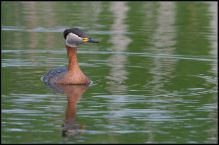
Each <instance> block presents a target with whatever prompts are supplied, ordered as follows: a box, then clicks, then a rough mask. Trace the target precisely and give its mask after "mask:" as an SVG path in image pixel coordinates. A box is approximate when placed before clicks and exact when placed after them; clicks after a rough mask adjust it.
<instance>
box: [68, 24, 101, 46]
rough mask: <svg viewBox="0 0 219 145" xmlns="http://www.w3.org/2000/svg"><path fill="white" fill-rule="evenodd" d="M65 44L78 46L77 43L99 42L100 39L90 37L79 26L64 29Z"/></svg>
mask: <svg viewBox="0 0 219 145" xmlns="http://www.w3.org/2000/svg"><path fill="white" fill-rule="evenodd" d="M64 38H65V44H66V45H67V46H69V47H77V45H79V44H82V43H86V42H90V43H98V41H95V40H93V39H92V38H88V36H87V35H86V34H85V33H84V32H82V31H81V30H80V29H79V28H71V29H66V30H65V31H64Z"/></svg>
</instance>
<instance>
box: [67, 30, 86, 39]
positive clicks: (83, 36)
mask: <svg viewBox="0 0 219 145" xmlns="http://www.w3.org/2000/svg"><path fill="white" fill-rule="evenodd" d="M69 33H74V34H76V35H78V36H79V37H82V38H85V37H87V35H86V34H85V33H84V32H82V31H81V30H80V29H79V28H71V29H65V31H64V38H65V39H66V37H67V35H68V34H69Z"/></svg>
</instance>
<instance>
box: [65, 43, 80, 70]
mask: <svg viewBox="0 0 219 145" xmlns="http://www.w3.org/2000/svg"><path fill="white" fill-rule="evenodd" d="M66 49H67V55H68V71H73V70H74V68H75V67H77V66H78V61H77V47H69V46H66Z"/></svg>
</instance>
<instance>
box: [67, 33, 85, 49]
mask: <svg viewBox="0 0 219 145" xmlns="http://www.w3.org/2000/svg"><path fill="white" fill-rule="evenodd" d="M82 42H83V41H82V38H81V37H79V36H77V35H75V34H74V33H69V34H68V35H67V37H66V40H65V44H66V45H67V46H70V47H76V46H77V45H78V44H80V43H82Z"/></svg>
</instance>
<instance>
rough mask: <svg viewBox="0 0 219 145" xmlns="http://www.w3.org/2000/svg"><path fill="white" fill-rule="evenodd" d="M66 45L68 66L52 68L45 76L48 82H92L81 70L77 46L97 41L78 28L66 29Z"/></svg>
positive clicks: (44, 78) (85, 83) (50, 83)
mask: <svg viewBox="0 0 219 145" xmlns="http://www.w3.org/2000/svg"><path fill="white" fill-rule="evenodd" d="M64 38H65V46H66V50H67V56H68V61H69V62H68V68H66V67H59V68H55V69H52V70H50V71H49V72H48V73H47V74H45V75H44V76H43V81H44V82H45V83H46V84H49V85H52V84H54V83H55V84H66V85H67V84H75V85H76V84H84V85H87V84H89V83H90V80H89V78H88V77H87V76H86V75H85V74H84V73H83V72H82V71H81V69H80V66H79V64H78V61H77V46H78V45H79V44H82V43H87V42H90V43H97V41H94V40H93V39H92V38H88V37H87V35H86V34H85V33H84V32H82V31H81V30H80V29H78V28H71V29H66V30H65V31H64Z"/></svg>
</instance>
